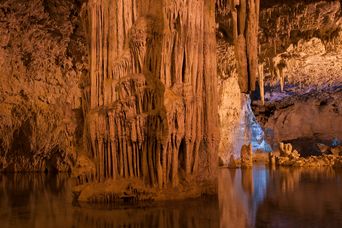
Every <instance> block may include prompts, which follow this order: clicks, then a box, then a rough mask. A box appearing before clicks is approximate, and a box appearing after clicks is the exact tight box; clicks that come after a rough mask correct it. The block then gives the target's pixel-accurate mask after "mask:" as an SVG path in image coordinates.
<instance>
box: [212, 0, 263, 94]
mask: <svg viewBox="0 0 342 228" xmlns="http://www.w3.org/2000/svg"><path fill="white" fill-rule="evenodd" d="M216 6H217V8H218V9H217V11H218V12H219V13H220V14H223V15H230V17H231V20H232V22H233V38H234V46H235V55H236V59H237V68H238V69H237V70H238V73H239V85H240V90H241V92H242V93H249V92H251V91H254V90H255V81H256V78H257V73H258V27H259V11H260V0H217V1H216Z"/></svg>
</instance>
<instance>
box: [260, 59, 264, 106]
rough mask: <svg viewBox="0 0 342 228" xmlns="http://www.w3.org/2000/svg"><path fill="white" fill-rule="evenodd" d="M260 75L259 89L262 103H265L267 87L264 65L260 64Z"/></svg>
mask: <svg viewBox="0 0 342 228" xmlns="http://www.w3.org/2000/svg"><path fill="white" fill-rule="evenodd" d="M258 72H259V73H258V75H259V89H260V100H261V104H262V105H265V88H264V86H265V85H264V65H263V64H259V67H258Z"/></svg>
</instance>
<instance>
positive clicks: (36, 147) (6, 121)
mask: <svg viewBox="0 0 342 228" xmlns="http://www.w3.org/2000/svg"><path fill="white" fill-rule="evenodd" d="M79 10H80V5H79V4H77V3H76V1H73V0H61V1H58V4H56V3H55V2H54V1H53V0H47V1H43V0H30V1H23V0H4V1H0V18H1V19H0V171H8V172H18V171H44V170H48V171H67V170H69V169H70V166H72V165H73V161H74V159H75V158H76V147H77V144H78V142H77V138H78V136H77V126H78V123H79V122H82V115H81V113H80V111H79V107H80V102H79V100H80V99H79V97H80V89H79V88H78V84H79V81H80V80H81V78H82V72H85V71H86V70H87V55H86V48H85V45H86V42H85V40H84V35H83V33H82V29H81V28H82V27H81V26H80V21H79Z"/></svg>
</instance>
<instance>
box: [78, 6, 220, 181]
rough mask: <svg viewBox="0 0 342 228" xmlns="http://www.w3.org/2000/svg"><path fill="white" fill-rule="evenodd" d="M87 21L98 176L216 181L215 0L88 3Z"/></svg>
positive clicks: (88, 129) (88, 115) (89, 121)
mask: <svg viewBox="0 0 342 228" xmlns="http://www.w3.org/2000/svg"><path fill="white" fill-rule="evenodd" d="M123 17H124V20H123V19H122V18H123ZM83 18H84V20H85V21H86V23H85V26H86V28H87V34H88V35H87V38H88V41H89V58H90V74H89V79H90V80H89V85H88V86H87V87H86V88H85V89H84V91H83V92H84V97H83V107H84V109H83V110H84V115H85V134H84V137H85V142H87V143H88V147H87V149H86V151H87V155H88V156H89V157H90V158H91V159H92V160H93V161H94V163H95V166H96V172H95V176H96V178H95V179H96V180H97V181H101V180H104V179H108V178H113V179H118V178H125V179H127V178H138V179H140V180H143V181H144V183H145V184H147V185H150V186H159V187H160V188H166V187H168V186H177V185H178V184H179V183H183V182H184V181H185V180H186V181H187V182H189V183H192V182H197V181H202V180H210V181H212V182H213V183H214V182H215V180H216V167H217V150H216V147H217V143H218V139H219V137H218V131H217V124H218V120H217V101H216V96H217V92H216V41H215V2H214V1H213V0H210V1H207V0H206V1H204V0H202V1H187V2H183V1H171V0H170V1H164V2H163V4H162V3H161V1H159V0H150V1H139V0H137V1H118V2H117V1H109V0H102V1H89V2H88V3H87V5H86V6H85V8H84V14H83Z"/></svg>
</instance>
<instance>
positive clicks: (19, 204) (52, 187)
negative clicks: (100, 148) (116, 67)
mask: <svg viewBox="0 0 342 228" xmlns="http://www.w3.org/2000/svg"><path fill="white" fill-rule="evenodd" d="M341 190H342V171H341V170H335V169H328V168H325V169H307V170H305V169H268V168H264V167H254V168H253V169H242V170H240V169H237V170H230V169H221V170H220V171H219V185H218V200H217V199H216V198H207V199H201V200H187V201H181V202H173V203H170V202H164V203H154V204H153V205H137V206H136V207H134V208H132V207H126V208H120V209H117V208H116V209H115V208H110V207H104V206H100V205H97V206H90V205H76V204H74V205H73V204H72V197H71V191H70V184H69V178H68V176H67V175H55V176H50V175H40V174H16V175H0V227H1V228H3V227H222V228H223V227H234V228H235V227H237V228H238V227H342V191H341Z"/></svg>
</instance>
